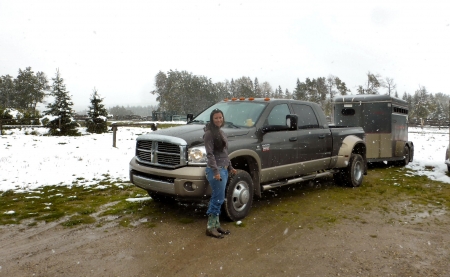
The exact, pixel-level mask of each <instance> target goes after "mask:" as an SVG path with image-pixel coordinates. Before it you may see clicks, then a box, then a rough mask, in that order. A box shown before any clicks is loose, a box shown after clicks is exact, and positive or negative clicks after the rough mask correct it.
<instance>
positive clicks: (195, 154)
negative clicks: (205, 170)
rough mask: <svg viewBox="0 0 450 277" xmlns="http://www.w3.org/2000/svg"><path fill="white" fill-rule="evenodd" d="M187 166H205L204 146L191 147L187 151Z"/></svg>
mask: <svg viewBox="0 0 450 277" xmlns="http://www.w3.org/2000/svg"><path fill="white" fill-rule="evenodd" d="M188 162H189V164H203V165H204V164H206V163H207V159H206V149H205V147H204V146H198V147H193V148H191V149H189V155H188Z"/></svg>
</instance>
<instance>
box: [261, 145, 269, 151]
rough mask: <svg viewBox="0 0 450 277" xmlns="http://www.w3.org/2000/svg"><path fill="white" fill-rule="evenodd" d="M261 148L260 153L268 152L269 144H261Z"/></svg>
mask: <svg viewBox="0 0 450 277" xmlns="http://www.w3.org/2000/svg"><path fill="white" fill-rule="evenodd" d="M261 146H262V151H263V152H266V151H269V150H270V144H263V145H261Z"/></svg>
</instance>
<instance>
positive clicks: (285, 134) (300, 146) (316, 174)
mask: <svg viewBox="0 0 450 277" xmlns="http://www.w3.org/2000/svg"><path fill="white" fill-rule="evenodd" d="M213 109H220V110H222V112H223V114H224V118H225V126H224V127H223V128H222V130H223V131H224V132H225V134H226V135H227V137H228V153H229V157H230V160H231V162H232V165H233V167H234V168H235V169H237V173H236V174H234V175H231V174H230V176H229V179H228V181H227V187H226V191H225V201H224V204H223V206H222V211H223V212H222V214H224V215H225V216H226V217H227V218H228V219H229V220H231V221H237V220H240V219H243V218H244V217H246V216H247V215H248V213H249V211H250V209H251V206H252V203H253V197H261V194H262V192H263V191H266V190H269V189H273V188H276V187H280V186H284V185H290V184H295V183H299V182H302V181H306V180H313V179H316V178H322V177H327V176H328V177H333V178H334V181H335V183H337V184H341V185H347V186H351V187H358V186H360V185H361V183H362V181H363V175H365V174H367V162H366V143H365V140H364V139H365V133H364V130H363V129H362V128H361V127H335V128H330V127H329V126H328V124H327V121H326V117H325V114H324V112H323V111H322V109H321V108H320V106H319V105H317V104H315V103H311V102H305V101H297V100H289V99H270V98H239V99H236V98H233V99H229V100H228V99H225V100H223V101H221V102H219V103H217V104H214V105H212V106H211V107H209V108H208V109H206V110H205V111H203V112H202V113H200V114H199V115H197V116H196V117H195V118H193V117H192V116H189V119H188V120H189V121H188V122H187V124H186V125H180V126H177V127H172V128H168V129H161V130H157V131H154V132H151V133H148V134H145V135H141V136H139V137H138V138H137V139H136V153H135V156H134V157H133V158H132V159H131V161H130V164H129V169H130V180H131V182H132V183H133V184H134V185H136V186H137V187H140V188H142V189H144V190H146V191H147V192H148V194H149V195H150V196H151V197H152V198H153V199H154V200H155V201H165V200H168V199H174V198H175V199H179V200H202V199H203V200H205V199H209V196H210V194H211V189H210V187H209V184H208V181H207V180H206V177H205V168H206V162H207V159H206V151H205V146H204V142H203V134H204V130H203V128H204V126H205V124H206V123H207V122H208V121H209V116H210V113H211V111H212V110H213Z"/></svg>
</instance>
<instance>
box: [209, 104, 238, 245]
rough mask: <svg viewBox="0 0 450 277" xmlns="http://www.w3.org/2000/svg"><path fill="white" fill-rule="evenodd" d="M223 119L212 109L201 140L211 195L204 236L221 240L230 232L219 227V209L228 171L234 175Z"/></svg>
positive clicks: (223, 195) (219, 113)
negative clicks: (202, 140) (204, 150)
mask: <svg viewBox="0 0 450 277" xmlns="http://www.w3.org/2000/svg"><path fill="white" fill-rule="evenodd" d="M224 122H225V118H224V116H223V113H222V111H221V110H219V109H214V110H213V111H212V112H211V115H210V116H209V123H208V124H206V126H205V128H204V130H205V134H204V135H203V139H204V141H205V148H206V157H207V159H208V164H207V167H206V179H207V180H208V182H209V185H210V186H211V189H212V193H211V199H210V201H209V205H208V210H207V212H206V214H207V215H208V224H207V226H206V235H207V236H211V237H215V238H220V239H221V238H223V235H228V234H230V231H228V230H224V229H222V228H221V227H220V222H219V215H220V208H221V206H222V204H223V201H224V200H225V186H226V184H227V180H228V171H229V172H231V173H232V174H236V169H234V168H233V166H232V165H231V162H230V160H229V159H228V141H227V137H226V136H225V134H224V132H223V131H222V130H221V129H220V128H221V127H223V125H224Z"/></svg>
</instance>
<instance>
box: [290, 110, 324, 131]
mask: <svg viewBox="0 0 450 277" xmlns="http://www.w3.org/2000/svg"><path fill="white" fill-rule="evenodd" d="M292 106H293V108H294V112H295V114H296V115H297V116H298V123H297V125H298V128H299V129H311V128H319V122H318V121H317V117H316V114H315V113H314V111H313V109H312V108H311V107H310V106H308V105H303V104H293V105H292Z"/></svg>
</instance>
